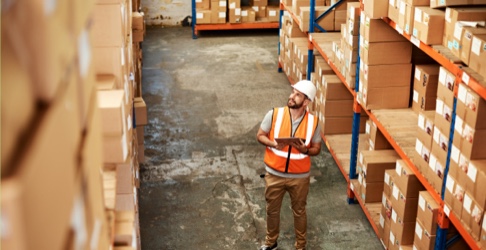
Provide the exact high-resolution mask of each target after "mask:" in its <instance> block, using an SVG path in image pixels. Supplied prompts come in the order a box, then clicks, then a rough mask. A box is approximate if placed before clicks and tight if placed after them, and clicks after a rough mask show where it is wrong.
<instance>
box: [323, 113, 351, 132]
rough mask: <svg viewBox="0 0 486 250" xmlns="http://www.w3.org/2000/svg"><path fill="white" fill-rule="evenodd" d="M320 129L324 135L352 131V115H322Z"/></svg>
mask: <svg viewBox="0 0 486 250" xmlns="http://www.w3.org/2000/svg"><path fill="white" fill-rule="evenodd" d="M320 120H321V121H322V122H323V124H322V125H321V126H322V130H323V131H321V132H322V133H323V134H324V135H333V134H346V133H351V132H352V123H353V117H323V118H322V119H320Z"/></svg>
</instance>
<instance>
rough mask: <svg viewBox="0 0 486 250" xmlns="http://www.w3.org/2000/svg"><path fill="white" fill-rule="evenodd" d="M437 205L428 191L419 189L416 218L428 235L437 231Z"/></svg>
mask: <svg viewBox="0 0 486 250" xmlns="http://www.w3.org/2000/svg"><path fill="white" fill-rule="evenodd" d="M439 207H440V206H439V204H438V203H437V202H436V201H435V200H434V198H433V197H432V195H431V194H430V193H429V192H428V191H420V193H419V201H418V210H417V220H420V222H421V226H422V228H423V230H425V231H427V232H428V234H430V235H435V232H437V215H438V212H439Z"/></svg>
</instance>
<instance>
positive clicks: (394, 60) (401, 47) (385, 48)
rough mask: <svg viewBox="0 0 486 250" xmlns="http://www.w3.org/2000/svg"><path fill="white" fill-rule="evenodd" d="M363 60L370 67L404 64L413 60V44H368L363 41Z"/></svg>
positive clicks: (405, 42) (406, 42)
mask: <svg viewBox="0 0 486 250" xmlns="http://www.w3.org/2000/svg"><path fill="white" fill-rule="evenodd" d="M360 46H361V58H362V60H363V63H365V64H368V65H377V64H403V63H410V62H411V60H412V44H411V43H410V42H408V41H404V42H368V41H366V40H362V43H360Z"/></svg>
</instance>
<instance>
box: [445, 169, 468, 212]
mask: <svg viewBox="0 0 486 250" xmlns="http://www.w3.org/2000/svg"><path fill="white" fill-rule="evenodd" d="M464 194H465V187H464V186H463V185H460V184H459V183H457V182H456V180H455V179H454V178H453V177H452V176H450V175H449V176H447V180H446V188H445V194H444V201H445V204H446V205H447V206H449V208H450V210H451V212H453V213H454V214H455V215H456V217H457V218H461V213H462V207H463V205H462V203H463V200H464Z"/></svg>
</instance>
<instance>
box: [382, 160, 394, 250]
mask: <svg viewBox="0 0 486 250" xmlns="http://www.w3.org/2000/svg"><path fill="white" fill-rule="evenodd" d="M396 176H397V172H396V170H395V169H387V170H385V179H384V183H383V193H382V197H381V210H380V218H379V223H378V232H379V235H380V240H381V242H382V243H383V246H384V247H385V249H388V246H389V243H390V227H391V220H392V218H391V216H392V203H391V195H392V190H393V187H394V186H395V183H394V182H395V179H396Z"/></svg>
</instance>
